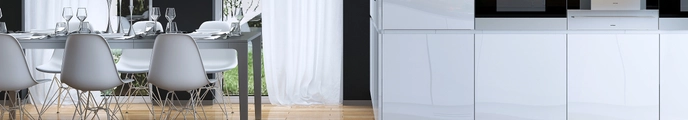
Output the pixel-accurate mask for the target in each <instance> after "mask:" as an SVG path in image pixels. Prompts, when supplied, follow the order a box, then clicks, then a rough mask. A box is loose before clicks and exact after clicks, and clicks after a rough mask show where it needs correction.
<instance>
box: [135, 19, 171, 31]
mask: <svg viewBox="0 0 688 120" xmlns="http://www.w3.org/2000/svg"><path fill="white" fill-rule="evenodd" d="M152 22H155V21H138V22H136V23H134V25H133V26H132V28H134V32H142V31H143V30H145V29H146V23H152ZM155 27H156V29H158V30H160V31H164V30H165V29H163V28H162V24H160V22H156V25H155Z"/></svg>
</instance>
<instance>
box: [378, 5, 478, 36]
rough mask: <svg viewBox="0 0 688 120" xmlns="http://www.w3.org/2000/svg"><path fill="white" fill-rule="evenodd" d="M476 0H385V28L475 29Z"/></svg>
mask: <svg viewBox="0 0 688 120" xmlns="http://www.w3.org/2000/svg"><path fill="white" fill-rule="evenodd" d="M474 7H475V4H474V0H384V1H383V5H382V17H383V18H382V20H383V25H382V26H383V29H473V28H474V27H473V26H474V25H473V23H474V22H473V21H474V18H475V17H474V16H475V15H474V12H473V11H474Z"/></svg>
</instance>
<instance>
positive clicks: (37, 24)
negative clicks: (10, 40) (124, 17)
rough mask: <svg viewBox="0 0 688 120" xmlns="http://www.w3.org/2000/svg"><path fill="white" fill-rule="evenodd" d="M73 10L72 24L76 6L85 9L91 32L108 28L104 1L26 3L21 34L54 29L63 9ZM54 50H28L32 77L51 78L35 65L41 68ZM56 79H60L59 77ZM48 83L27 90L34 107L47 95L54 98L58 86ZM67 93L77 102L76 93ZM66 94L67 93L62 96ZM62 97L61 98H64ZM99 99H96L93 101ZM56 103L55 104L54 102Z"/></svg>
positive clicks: (30, 0) (27, 0) (31, 0)
mask: <svg viewBox="0 0 688 120" xmlns="http://www.w3.org/2000/svg"><path fill="white" fill-rule="evenodd" d="M63 7H72V14H73V15H74V17H73V18H72V19H71V21H78V19H77V18H76V10H77V8H79V7H85V8H86V9H87V14H88V17H87V18H86V21H89V22H90V23H91V25H92V26H93V29H94V30H100V31H103V30H105V29H106V27H107V26H106V25H107V21H106V20H107V4H106V1H105V0H25V4H24V11H25V12H24V13H25V20H24V21H25V23H24V26H25V28H24V31H31V30H45V29H55V23H57V22H64V21H65V20H64V19H63V18H62V8H63ZM52 52H53V50H52V49H50V50H43V49H27V50H26V57H27V61H28V63H29V67H30V68H31V69H32V71H31V72H32V74H33V75H34V78H36V79H52V78H53V75H54V74H46V73H43V72H40V71H37V70H36V69H35V67H36V66H40V65H42V64H44V63H46V62H48V60H50V57H51V56H52ZM58 78H59V76H58ZM50 83H51V82H48V83H44V84H39V85H36V86H34V87H31V88H29V90H30V91H31V92H32V97H33V98H34V101H35V102H37V103H36V104H46V103H47V101H48V99H46V96H53V95H54V94H56V91H57V87H56V86H57V83H54V84H52V85H53V87H52V88H51V87H50V86H51V84H50ZM67 94H71V95H72V96H73V99H74V100H76V91H74V90H72V91H70V92H69V93H67ZM94 94H95V96H97V97H99V96H100V92H94ZM65 95H66V94H65ZM65 95H63V96H65ZM96 99H97V100H99V99H98V98H96ZM65 100H66V101H65V102H64V104H72V103H73V102H72V101H70V100H71V99H69V98H67V99H65ZM53 104H55V103H53Z"/></svg>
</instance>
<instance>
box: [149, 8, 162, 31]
mask: <svg viewBox="0 0 688 120" xmlns="http://www.w3.org/2000/svg"><path fill="white" fill-rule="evenodd" d="M150 17H151V19H153V21H154V23H158V17H160V8H159V7H153V8H151V10H150ZM156 28H157V27H153V31H154V32H157V31H158V30H157V29H156Z"/></svg>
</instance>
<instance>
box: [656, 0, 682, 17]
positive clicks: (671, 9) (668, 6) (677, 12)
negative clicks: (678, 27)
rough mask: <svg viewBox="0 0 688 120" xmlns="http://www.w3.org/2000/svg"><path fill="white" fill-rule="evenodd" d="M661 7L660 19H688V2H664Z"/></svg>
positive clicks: (663, 0)
mask: <svg viewBox="0 0 688 120" xmlns="http://www.w3.org/2000/svg"><path fill="white" fill-rule="evenodd" d="M659 6H660V7H659V17H660V18H688V0H662V2H659Z"/></svg>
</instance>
